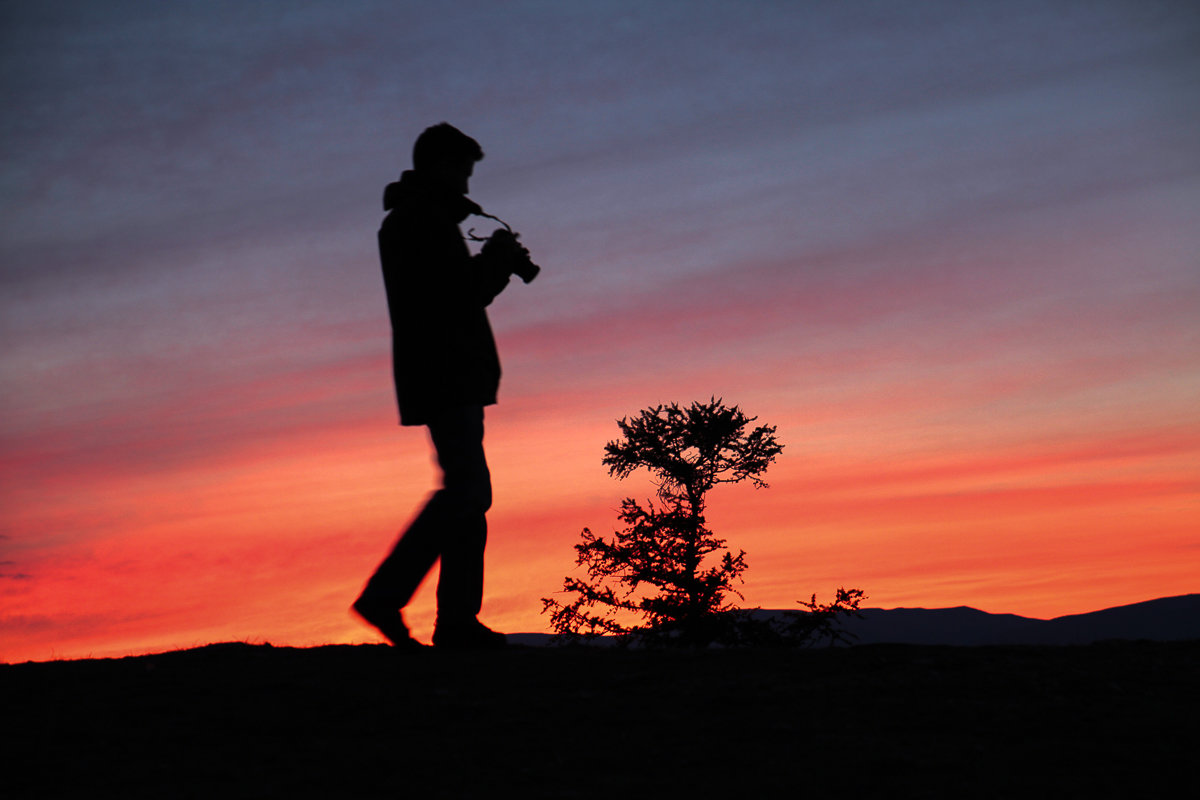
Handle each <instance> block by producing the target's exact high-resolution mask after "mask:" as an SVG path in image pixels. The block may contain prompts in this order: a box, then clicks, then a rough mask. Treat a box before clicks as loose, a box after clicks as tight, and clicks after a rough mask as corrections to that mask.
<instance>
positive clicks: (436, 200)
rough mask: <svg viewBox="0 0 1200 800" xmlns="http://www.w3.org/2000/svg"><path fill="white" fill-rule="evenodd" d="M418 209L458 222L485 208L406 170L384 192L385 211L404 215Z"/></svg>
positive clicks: (418, 174)
mask: <svg viewBox="0 0 1200 800" xmlns="http://www.w3.org/2000/svg"><path fill="white" fill-rule="evenodd" d="M416 207H425V208H427V209H431V210H433V211H434V212H435V213H442V214H445V215H447V216H450V217H452V218H453V219H454V222H455V223H459V222H462V221H463V220H464V219H466V218H467V217H469V216H471V215H472V214H478V213H480V212H482V211H483V209H482V208H481V207H480V206H479V205H477V204H476V203H475V202H473V201H472V200H471V199H470V198H468V197H466V196H465V195H461V194H458V193H457V192H453V191H447V190H446V189H444V188H442V187H440V186H438V185H437V184H434V183H431V182H430V181H428V180H427V179H425V178H424V177H423V176H422V175H421V174H420V173H417V172H414V171H413V170H406V171H404V172H403V173H401V175H400V180H398V181H393V182H392V183H389V184H388V185H387V186H385V187H384V189H383V210H384V211H392V210H393V209H394V210H397V211H400V212H401V213H404V212H406V211H411V210H413V209H414V208H416Z"/></svg>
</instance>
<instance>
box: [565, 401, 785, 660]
mask: <svg viewBox="0 0 1200 800" xmlns="http://www.w3.org/2000/svg"><path fill="white" fill-rule="evenodd" d="M756 419H757V417H748V416H746V414H745V413H744V412H742V410H741V409H740V408H738V407H737V406H736V405H735V406H726V405H725V404H724V403H723V402H722V401H721V400H720V399H717V398H711V399H710V400H709V402H707V403H700V402H694V403H692V404H691V405H689V406H686V407H683V406H680V405H679V404H678V403H672V404H671V405H659V406H655V407H653V408H649V409H646V410H643V411H642V412H640V413H639V414H638V415H637V416H636V417H632V418H625V419H622V420H620V421H619V422H618V423H617V425H618V426H619V428H620V430H621V438H620V439H617V440H614V441H611V442H609V443H608V444H607V445H605V448H604V459H603V464H604V465H605V466H606V467H608V471H609V474H610V475H612V476H614V477H616V478H618V479H624V478H627V477H629V476H630V475H631V474H633V473H634V472H636V471H638V470H640V469H645V470H647V471H648V472H649V473H650V475H651V477H652V479H653V480H654V483H655V486H656V487H657V500H650V499H648V500H647V501H646V502H645V504H642V503H639V502H638V501H637V500H634V499H633V498H630V497H627V498H625V499H624V500H623V501H622V502H621V510H620V512H619V513H618V518H619V519H620V521H621V522H622V523H623V524H624V528H623V529H622V530H619V531H616V532H614V533H613V535H612V538H611V539H610V538H606V537H603V536H598V535H596V534H595V533H593V532H592V531H591V530H590V529H588V528H584V529H583V532H582V533H581V534H580V542H579V543H578V544H576V545H575V551H576V553H577V558H576V564H577V566H580V567H583V568H584V570H585V572H586V575H584V576H583V577H567V578H565V579H564V581H563V593H565V594H567V595H571V596H573V597H572V599H570V600H569V601H567V602H561V601H559V600H556V599H553V598H543V600H542V604H543V613H549V614H550V621H551V626H552V628H553V629H554V631H555V632H556V633H557V634H559V635H560V636H572V635H583V636H597V635H602V634H609V635H617V636H620V637H623V638H624V639H625V640H626V641H628V640H630V639H634V638H636V639H640V640H643V641H656V642H663V643H668V642H669V643H677V644H688V645H703V644H707V643H709V642H712V641H719V640H721V639H724V638H726V637H725V636H724V635H723V628H724V627H726V626H727V625H728V624H731V621H732V620H734V619H735V615H734V614H732V613H731V612H735V611H736V606H735V605H734V604H733V603H732V602H731V601H730V599H729V597H730V595H731V594H732V595H737V596H738V597H739V598H740V597H741V595H740V594H738V592H737V591H736V590H735V589H734V588H733V586H734V583H735V582H740V580H741V577H740V576H741V574H742V573H743V572H744V571H745V570H746V560H745V551H740V550H739V551H738V552H737V554H734V553H732V552H730V551H729V550H728V549H726V547H725V540H723V539H719V538H717V537H716V536H715V535H714V534H713V532H712V531H710V530H709V529H708V526H707V524H706V521H705V516H704V513H705V506H706V502H707V495H708V492H709V491H711V490H712V489H713V487H715V486H716V485H717V484H721V483H739V482H742V481H750V483H751V484H753V485H754V486H755V487H757V488H764V487H766V486H767V484H766V482H765V481H764V480H763V478H762V475H763V473H765V472H766V470H767V468H768V467H769V466H770V465H771V464H772V463H773V462H774V461H775V459H776V457H777V456H778V455H779V454H780V453H781V452H782V450H783V445H781V444H779V443H778V441H776V439H775V428H774V427H773V426H769V425H760V426H757V427H751V423H752V422H754V421H755V420H756ZM638 617H640V619H641V624H631V623H630V622H628V620H630V619H631V618H632V619H636V618H638Z"/></svg>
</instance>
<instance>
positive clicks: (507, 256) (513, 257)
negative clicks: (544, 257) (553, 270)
mask: <svg viewBox="0 0 1200 800" xmlns="http://www.w3.org/2000/svg"><path fill="white" fill-rule="evenodd" d="M520 237H521V234H519V233H514V232H513V230H512V229H511V228H497V229H496V230H495V231H493V232H492V235H491V236H489V237H488V238H487V240H486V241H484V243H483V248H482V252H483V253H484V254H485V255H488V256H493V257H495V258H499V259H501V260H503V261H504V262H505V263H506V264H507V265H508V269H509V271H510V272H512V274H514V275H516V276H517V277H518V278H520V279H521V280H523V281H524V282H525V283H529V282H530V281H532V280H533V279H534V278H536V277H537V276H538V273H539V272H541V271H542V268H541V267H539V266H538V265H537V264H535V263H533V261H531V260H530V258H529V250H528V249H527V248H526V247H525V245H523V244H521V242H520V241H519V239H520Z"/></svg>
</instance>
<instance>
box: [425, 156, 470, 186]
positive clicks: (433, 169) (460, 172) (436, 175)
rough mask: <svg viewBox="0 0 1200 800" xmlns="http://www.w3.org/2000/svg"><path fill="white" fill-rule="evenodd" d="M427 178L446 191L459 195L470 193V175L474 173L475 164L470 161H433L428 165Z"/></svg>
mask: <svg viewBox="0 0 1200 800" xmlns="http://www.w3.org/2000/svg"><path fill="white" fill-rule="evenodd" d="M428 172H429V177H431V178H433V179H434V180H435V181H437V182H438V183H439V184H441V185H443V186H445V187H446V188H448V189H453V190H454V191H456V192H458V193H459V194H467V193H468V192H470V190H471V189H470V180H471V175H472V174H474V172H475V162H474V161H473V160H471V159H444V160H438V161H434V162H432V163H431V164H430V165H429V170H428Z"/></svg>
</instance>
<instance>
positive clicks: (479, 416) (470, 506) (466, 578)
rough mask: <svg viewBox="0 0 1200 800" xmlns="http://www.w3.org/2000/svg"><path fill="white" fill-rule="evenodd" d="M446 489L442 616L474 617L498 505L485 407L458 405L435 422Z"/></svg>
mask: <svg viewBox="0 0 1200 800" xmlns="http://www.w3.org/2000/svg"><path fill="white" fill-rule="evenodd" d="M429 433H430V436H431V437H432V439H433V446H434V448H435V449H436V450H437V457H438V464H439V465H440V466H441V468H442V490H441V491H440V492H438V496H437V497H435V498H434V501H433V502H436V503H438V505H439V508H440V510H441V513H440V514H439V517H438V520H439V522H440V523H441V524H442V526H443V527H442V529H441V530H440V531H439V534H440V535H439V537H438V544H439V550H440V555H441V559H442V563H441V570H440V574H439V577H438V587H437V601H438V619H439V621H444V620H449V621H454V622H458V621H468V620H474V619H475V617H476V615H477V614H479V609H480V607H481V605H482V603H483V551H484V547H485V546H486V544H487V517H486V514H487V510H488V509H489V508H491V506H492V478H491V473H490V472H489V471H488V466H487V459H486V458H485V456H484V452H483V407H482V406H471V407H466V408H460V409H454V410H453V411H450V412H447V413H446V414H445V415H443V416H442V417H441V418H440V419H438V420H436V421H435V422H434V423H432V424H430V426H429Z"/></svg>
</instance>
